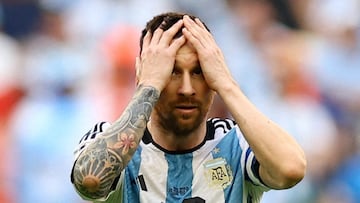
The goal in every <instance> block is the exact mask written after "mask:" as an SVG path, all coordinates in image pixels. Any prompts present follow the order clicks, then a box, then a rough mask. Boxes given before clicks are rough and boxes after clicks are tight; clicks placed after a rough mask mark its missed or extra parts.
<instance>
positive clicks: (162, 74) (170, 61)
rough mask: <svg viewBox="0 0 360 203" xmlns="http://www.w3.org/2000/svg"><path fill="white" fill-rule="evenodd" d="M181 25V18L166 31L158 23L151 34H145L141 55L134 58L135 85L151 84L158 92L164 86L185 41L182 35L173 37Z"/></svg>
mask: <svg viewBox="0 0 360 203" xmlns="http://www.w3.org/2000/svg"><path fill="white" fill-rule="evenodd" d="M182 26H183V20H179V21H178V22H177V23H175V24H174V25H173V26H172V27H170V28H169V29H168V30H166V31H164V30H163V29H162V28H161V25H160V26H159V28H157V29H156V30H155V32H154V33H153V34H152V35H151V33H149V32H148V33H147V34H146V35H145V37H144V42H143V47H142V52H141V56H140V58H137V60H136V69H137V70H136V73H137V85H145V86H152V87H155V88H156V89H157V90H159V91H160V92H161V91H162V90H163V89H164V88H165V87H166V85H167V83H168V82H169V80H170V77H171V74H172V71H173V68H174V64H175V56H176V53H177V51H178V50H179V48H180V47H181V46H182V45H183V44H184V43H185V41H186V40H185V37H184V36H181V37H179V38H177V39H173V38H174V36H175V34H176V33H177V32H178V31H179V30H180V29H181V27H182Z"/></svg>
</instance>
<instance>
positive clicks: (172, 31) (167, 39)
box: [160, 19, 184, 45]
mask: <svg viewBox="0 0 360 203" xmlns="http://www.w3.org/2000/svg"><path fill="white" fill-rule="evenodd" d="M183 25H184V22H183V20H182V19H181V20H178V21H177V22H176V23H175V24H174V25H172V26H171V27H170V28H169V29H168V30H166V31H165V32H164V33H163V37H162V38H161V39H160V41H161V43H164V44H166V45H169V44H170V43H171V41H172V40H173V39H174V36H175V35H176V33H177V32H179V30H180V29H181V27H182V26H183Z"/></svg>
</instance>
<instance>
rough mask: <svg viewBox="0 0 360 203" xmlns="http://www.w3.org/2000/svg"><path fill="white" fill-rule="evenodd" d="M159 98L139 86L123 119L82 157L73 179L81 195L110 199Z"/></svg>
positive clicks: (150, 89) (154, 90)
mask: <svg viewBox="0 0 360 203" xmlns="http://www.w3.org/2000/svg"><path fill="white" fill-rule="evenodd" d="M159 96H160V93H159V91H158V90H156V89H155V88H153V87H145V86H139V87H138V88H137V90H136V93H135V95H134V97H133V99H132V100H131V101H130V103H129V105H128V107H127V108H126V109H125V111H124V113H123V114H122V115H121V116H120V118H119V119H118V120H116V121H115V122H114V124H113V125H112V126H110V127H109V128H108V129H107V130H106V131H105V132H104V133H103V134H102V135H101V136H99V137H98V138H97V139H96V140H95V141H94V142H93V143H91V144H90V145H89V146H88V147H87V148H86V149H85V150H84V151H83V152H82V153H81V154H80V156H79V158H78V159H77V161H76V163H75V166H74V170H73V178H74V184H75V187H76V188H77V190H78V191H79V192H80V193H81V194H83V195H84V196H86V197H89V198H92V199H98V198H102V197H106V196H107V194H108V193H109V192H110V190H111V188H112V186H113V184H114V180H115V179H116V178H117V177H119V176H120V174H121V172H122V170H123V169H124V168H125V167H126V165H127V163H128V162H129V161H130V160H131V158H132V156H133V154H134V152H135V151H136V149H137V146H138V145H139V142H140V140H141V138H142V136H143V134H144V131H145V128H146V124H147V122H148V121H149V118H150V114H151V112H152V109H153V107H154V105H155V103H156V102H157V100H158V98H159Z"/></svg>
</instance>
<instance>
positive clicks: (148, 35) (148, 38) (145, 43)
mask: <svg viewBox="0 0 360 203" xmlns="http://www.w3.org/2000/svg"><path fill="white" fill-rule="evenodd" d="M150 41H151V33H150V32H149V31H147V32H146V34H145V36H144V39H143V44H142V48H143V49H144V48H146V47H148V46H149V44H150Z"/></svg>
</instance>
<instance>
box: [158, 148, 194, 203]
mask: <svg viewBox="0 0 360 203" xmlns="http://www.w3.org/2000/svg"><path fill="white" fill-rule="evenodd" d="M165 159H166V161H167V162H168V177H167V186H166V191H167V194H166V202H167V203H174V202H182V201H183V200H184V199H186V198H189V197H191V193H192V191H191V186H192V180H193V169H192V161H193V155H192V153H187V154H165Z"/></svg>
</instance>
